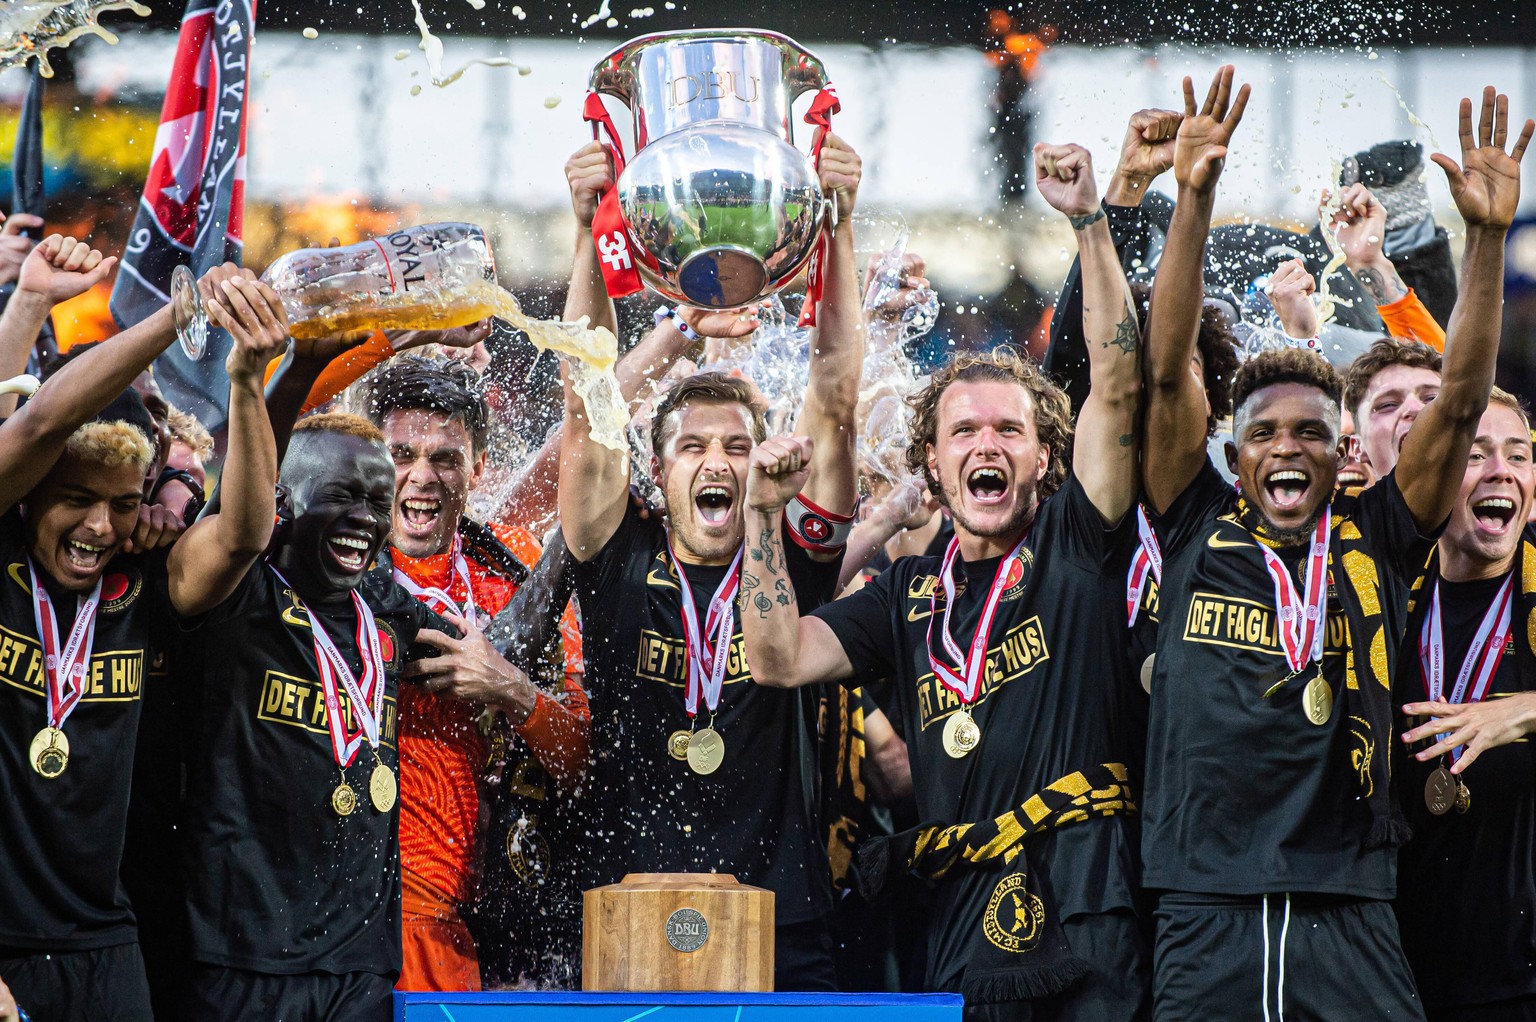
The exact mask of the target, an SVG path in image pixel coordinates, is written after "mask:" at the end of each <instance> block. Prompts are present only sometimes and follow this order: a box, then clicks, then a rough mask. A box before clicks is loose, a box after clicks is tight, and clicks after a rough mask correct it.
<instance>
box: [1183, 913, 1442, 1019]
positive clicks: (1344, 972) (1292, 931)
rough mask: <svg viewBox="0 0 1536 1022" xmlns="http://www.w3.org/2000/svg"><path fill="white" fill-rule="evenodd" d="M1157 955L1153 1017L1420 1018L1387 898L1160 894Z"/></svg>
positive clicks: (1419, 1009) (1405, 960)
mask: <svg viewBox="0 0 1536 1022" xmlns="http://www.w3.org/2000/svg"><path fill="white" fill-rule="evenodd" d="M1154 958H1155V962H1154V979H1153V1002H1154V1007H1155V1009H1156V1018H1157V1019H1158V1020H1159V1022H1190V1020H1192V1019H1202V1020H1209V1022H1223V1020H1226V1019H1234V1020H1241V1022H1254V1020H1257V1022H1279V1020H1280V1019H1281V1018H1282V1017H1283V1018H1284V1019H1285V1020H1286V1022H1308V1020H1312V1022H1333V1020H1336V1019H1384V1020H1391V1022H1422V1020H1423V1019H1424V1006H1423V1004H1422V1003H1421V1002H1420V1001H1419V994H1418V988H1417V987H1416V986H1415V985H1414V982H1413V974H1412V973H1411V972H1410V971H1409V969H1408V961H1407V959H1406V958H1404V957H1403V949H1402V944H1401V942H1400V941H1399V939H1398V932H1397V917H1396V916H1394V915H1393V914H1392V906H1391V905H1390V904H1388V903H1387V902H1384V901H1364V900H1357V899H1350V898H1337V897H1325V896H1320V895H1305V894H1293V895H1287V894H1271V895H1268V896H1265V897H1257V896H1256V897H1246V898H1245V897H1225V896H1217V895H1202V894H1176V893H1169V894H1164V895H1163V896H1162V899H1161V900H1160V901H1159V903H1158V907H1157V940H1156V950H1155V955H1154Z"/></svg>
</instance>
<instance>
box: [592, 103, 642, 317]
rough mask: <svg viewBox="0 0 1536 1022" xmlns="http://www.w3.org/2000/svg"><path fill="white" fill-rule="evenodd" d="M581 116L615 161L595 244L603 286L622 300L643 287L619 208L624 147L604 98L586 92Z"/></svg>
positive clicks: (594, 223) (636, 251) (634, 249)
mask: <svg viewBox="0 0 1536 1022" xmlns="http://www.w3.org/2000/svg"><path fill="white" fill-rule="evenodd" d="M581 117H582V120H585V121H590V122H591V124H592V137H593V138H595V139H597V140H598V141H600V142H602V143H603V149H604V150H605V151H606V152H607V153H608V155H609V156H610V157H612V159H613V180H614V182H615V187H613V188H610V189H608V190H607V191H606V192H604V193H603V196H602V198H600V199H599V200H598V202H597V213H596V214H595V215H594V216H593V217H592V243H593V244H594V245H596V246H597V258H598V263H599V265H600V267H601V268H602V271H603V284H604V285H605V286H606V287H607V288H608V296H609V297H610V298H623V297H624V296H625V295H632V294H634V293H635V292H636V291H639V290H641V289H642V288H643V287H644V285H643V284H642V283H641V282H640V270H639V269H638V268H637V267H636V266H635V260H636V259H637V258H639V249H638V247H637V246H636V245H634V244H633V243H632V242H631V241H630V238H629V228H628V226H626V225H625V223H624V214H623V212H621V211H620V209H619V189H618V187H617V182H618V180H619V175H620V174H622V173H624V144H623V143H622V142H620V141H619V133H618V131H617V130H616V129H615V128H614V126H613V118H612V117H610V116H608V111H607V109H606V108H604V106H603V99H602V97H601V96H599V95H598V94H597V93H595V92H588V93H587V99H586V102H585V104H584V105H583V106H582V109H581ZM600 132H601V134H600ZM605 136H606V137H605Z"/></svg>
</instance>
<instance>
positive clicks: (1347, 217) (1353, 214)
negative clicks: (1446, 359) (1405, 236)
mask: <svg viewBox="0 0 1536 1022" xmlns="http://www.w3.org/2000/svg"><path fill="white" fill-rule="evenodd" d="M1329 226H1330V227H1331V228H1333V230H1334V232H1335V236H1336V237H1337V238H1338V241H1339V247H1340V248H1341V249H1343V250H1344V265H1345V266H1347V267H1348V268H1349V272H1350V273H1352V274H1354V276H1355V279H1356V280H1358V281H1359V282H1360V286H1361V287H1363V288H1364V289H1365V291H1366V294H1368V295H1370V296H1371V301H1372V302H1374V303H1375V304H1376V311H1377V312H1378V313H1380V314H1381V318H1382V321H1383V322H1384V323H1386V325H1387V330H1388V332H1390V333H1391V334H1392V336H1393V337H1401V338H1404V339H1406V340H1410V341H1423V342H1424V343H1425V344H1428V345H1429V346H1430V347H1432V348H1434V349H1435V350H1436V351H1444V350H1445V331H1444V330H1443V329H1441V327H1440V325H1439V324H1438V323H1436V322H1435V320H1434V318H1433V317H1432V316H1430V314H1429V310H1428V309H1425V308H1424V303H1423V302H1421V301H1419V299H1418V296H1417V295H1414V294H1413V293H1412V292H1411V291H1410V289H1409V287H1408V285H1407V284H1406V283H1405V282H1404V281H1403V278H1402V276H1401V275H1400V274H1399V273H1398V271H1397V266H1396V265H1395V264H1393V262H1392V260H1391V259H1390V258H1388V256H1387V253H1386V239H1387V209H1386V207H1385V206H1383V205H1382V204H1381V202H1380V200H1378V199H1377V198H1376V196H1374V195H1372V194H1371V192H1370V189H1368V188H1366V187H1365V185H1363V184H1359V183H1358V182H1357V183H1355V184H1352V185H1350V186H1349V187H1348V188H1346V189H1345V190H1344V192H1343V194H1341V195H1340V196H1339V208H1338V209H1337V210H1336V211H1335V212H1334V214H1333V218H1332V222H1331V223H1330V224H1329Z"/></svg>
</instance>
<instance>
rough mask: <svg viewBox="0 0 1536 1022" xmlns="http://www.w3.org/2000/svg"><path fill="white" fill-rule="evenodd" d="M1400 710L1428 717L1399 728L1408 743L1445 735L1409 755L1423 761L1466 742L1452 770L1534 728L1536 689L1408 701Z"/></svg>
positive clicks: (1535, 728) (1458, 769) (1455, 771)
mask: <svg viewBox="0 0 1536 1022" xmlns="http://www.w3.org/2000/svg"><path fill="white" fill-rule="evenodd" d="M1403 712H1404V713H1406V714H1408V716H1410V717H1430V718H1432V719H1431V720H1430V721H1429V722H1428V723H1425V724H1421V725H1419V726H1418V727H1416V728H1413V729H1412V730H1409V731H1405V732H1403V741H1404V742H1406V743H1408V744H1410V745H1412V744H1413V743H1414V742H1417V741H1422V740H1423V739H1425V738H1433V737H1434V736H1435V735H1445V736H1446V737H1445V740H1444V741H1438V742H1434V743H1432V744H1431V745H1430V746H1429V747H1428V748H1426V749H1424V750H1423V751H1421V752H1418V753H1415V754H1414V757H1413V758H1414V759H1416V760H1418V761H1419V762H1421V763H1423V762H1427V761H1428V760H1431V759H1434V758H1436V757H1438V756H1443V755H1445V754H1446V753H1448V752H1450V751H1451V750H1452V749H1454V748H1456V747H1458V746H1462V745H1465V746H1466V751H1465V752H1463V753H1462V754H1461V758H1460V759H1458V760H1457V761H1456V763H1455V765H1453V766H1452V767H1451V773H1453V774H1459V773H1461V772H1462V771H1463V770H1465V769H1467V767H1469V766H1471V765H1472V763H1473V761H1474V760H1476V759H1477V757H1478V756H1480V755H1482V754H1483V753H1484V752H1486V751H1487V750H1489V749H1496V748H1498V747H1499V746H1501V745H1508V744H1510V743H1511V742H1514V741H1518V740H1519V739H1521V738H1524V737H1525V736H1526V735H1528V734H1531V733H1532V732H1536V692H1520V693H1518V694H1516V695H1510V696H1504V697H1502V698H1499V699H1485V700H1483V701H1482V702H1478V703H1447V702H1444V701H1443V700H1441V701H1436V702H1429V703H1409V704H1407V705H1406V706H1404V707H1403Z"/></svg>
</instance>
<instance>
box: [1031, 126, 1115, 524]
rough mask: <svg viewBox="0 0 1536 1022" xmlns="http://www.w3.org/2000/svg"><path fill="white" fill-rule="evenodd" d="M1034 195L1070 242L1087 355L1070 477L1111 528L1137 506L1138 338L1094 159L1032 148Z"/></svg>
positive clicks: (1077, 149) (1081, 152)
mask: <svg viewBox="0 0 1536 1022" xmlns="http://www.w3.org/2000/svg"><path fill="white" fill-rule="evenodd" d="M1035 188H1036V189H1037V190H1038V191H1039V192H1040V196H1041V198H1043V199H1045V201H1046V202H1049V203H1050V204H1051V205H1052V206H1053V207H1055V208H1056V209H1057V210H1059V211H1060V212H1062V213H1064V214H1066V217H1067V221H1068V222H1069V223H1071V225H1072V231H1073V234H1074V235H1075V236H1076V238H1077V248H1078V253H1079V258H1080V260H1081V274H1082V289H1083V338H1084V340H1085V341H1086V342H1087V348H1088V374H1089V380H1090V384H1089V389H1088V398H1087V400H1085V401H1084V402H1083V407H1082V411H1080V412H1079V413H1078V417H1077V435H1076V439H1075V441H1074V443H1073V447H1072V471H1073V473H1074V474H1075V475H1076V476H1077V478H1078V481H1079V482H1080V483H1082V485H1083V490H1084V492H1086V493H1087V494H1088V499H1089V500H1091V501H1093V506H1094V507H1095V508H1097V509H1098V512H1099V515H1100V516H1101V517H1103V519H1104V520H1105V521H1106V522H1108V523H1110V524H1112V525H1113V524H1115V523H1118V522H1119V521H1120V519H1121V518H1122V517H1124V516H1125V513H1126V511H1128V510H1130V507H1131V505H1132V504H1133V503H1135V501H1136V491H1137V484H1138V479H1137V475H1136V456H1137V452H1138V448H1139V445H1138V443H1137V436H1136V431H1137V423H1136V417H1137V413H1138V411H1139V408H1138V406H1139V403H1140V398H1141V375H1140V374H1141V365H1140V361H1139V354H1140V350H1141V332H1140V330H1139V328H1138V326H1137V323H1136V312H1135V306H1134V305H1133V304H1132V302H1131V289H1130V288H1129V287H1128V286H1127V285H1126V282H1125V274H1124V273H1123V272H1122V271H1121V269H1120V259H1119V257H1118V256H1116V255H1115V242H1114V239H1113V238H1111V237H1110V236H1109V222H1108V220H1106V219H1105V216H1104V210H1103V209H1102V208H1101V207H1100V205H1099V190H1098V187H1097V186H1096V185H1095V184H1094V180H1093V159H1092V157H1091V156H1090V155H1089V154H1088V150H1086V149H1084V148H1083V147H1082V146H1078V145H1059V146H1052V145H1044V144H1041V145H1037V146H1035Z"/></svg>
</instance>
